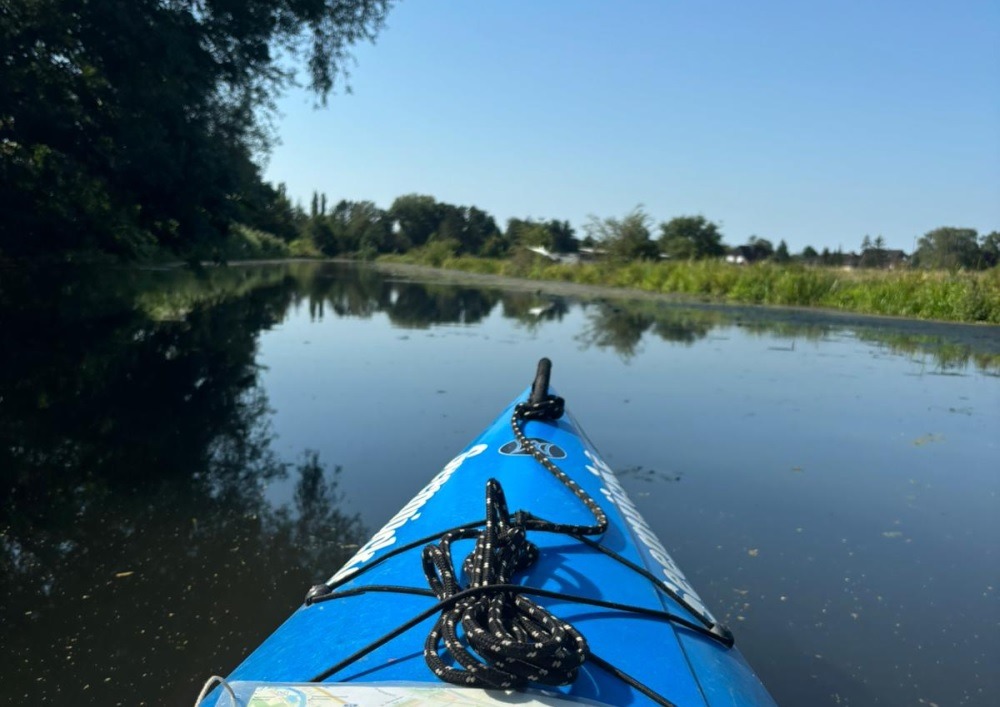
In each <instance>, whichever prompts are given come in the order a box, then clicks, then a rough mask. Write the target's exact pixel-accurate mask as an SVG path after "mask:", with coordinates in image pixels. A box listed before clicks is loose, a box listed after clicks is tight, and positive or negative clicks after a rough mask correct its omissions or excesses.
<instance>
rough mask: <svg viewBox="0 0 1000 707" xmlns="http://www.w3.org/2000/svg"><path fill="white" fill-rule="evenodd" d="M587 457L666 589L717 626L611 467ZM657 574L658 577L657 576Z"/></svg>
mask: <svg viewBox="0 0 1000 707" xmlns="http://www.w3.org/2000/svg"><path fill="white" fill-rule="evenodd" d="M583 453H584V454H586V455H587V459H589V460H590V464H587V465H586V469H587V471H589V472H590V473H591V474H593V475H594V476H596V477H597V478H599V479H600V480H601V481H602V482H604V486H602V487H601V494H602V495H604V497H605V498H607V499H608V500H609V501H611V502H612V503H613V504H615V507H616V508H617V509H618V512H619V513H621V514H622V516H623V517H624V518H625V522H626V523H628V525H629V528H631V530H632V532H633V533H634V534H635V536H636V538H637V539H638V540H639V545H640V548H641V549H642V550H645V554H646V555H648V556H649V558H650V559H652V560H653V561H654V562H655V563H656V564H657V565H659V566H660V572H659V574H658V576H659V577H660V579H661V581H662V582H663V584H664V586H665V587H667V588H668V589H670V590H671V591H672V592H674V593H676V594H677V596H679V597H681V598H682V599H683V600H684V601H685V602H687V603H688V605H690V607H691V608H692V609H694V610H695V611H696V612H698V613H699V614H701V615H702V616H704V617H705V618H706V619H707V620H708V621H710V622H712V623H715V618H714V617H713V616H712V613H711V612H710V611H709V610H708V607H706V606H705V604H704V603H703V602H702V601H701V597H699V596H698V594H697V592H695V591H694V587H692V586H691V585H690V584H689V583H688V581H687V578H686V577H685V576H684V573H683V572H681V568H680V567H678V566H677V563H675V562H674V560H673V558H672V557H670V554H669V553H668V552H667V549H666V548H665V547H663V543H661V542H660V539H659V538H658V537H656V535H654V534H653V530H652V528H650V527H649V524H648V523H646V519H645V518H643V517H642V515H641V514H640V513H639V509H638V508H636V507H635V504H634V503H632V499H630V498H629V497H628V495H627V494H626V493H625V489H623V488H622V485H621V483H620V482H619V481H618V477H617V476H615V473H614V472H613V471H612V470H611V467H610V466H608V465H607V463H606V462H605V461H604V460H603V459H601V458H600V457H598V456H597V455H596V454H592V453H591V452H590V450H589V449H585V450H583ZM654 574H657V573H656V572H654Z"/></svg>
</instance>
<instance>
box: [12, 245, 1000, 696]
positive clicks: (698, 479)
mask: <svg viewBox="0 0 1000 707" xmlns="http://www.w3.org/2000/svg"><path fill="white" fill-rule="evenodd" d="M50 275H51V276H52V278H53V281H52V282H46V281H45V279H44V278H40V277H37V276H28V275H26V274H24V273H20V272H9V271H0V483H2V486H0V563H2V566H0V569H2V573H3V580H2V585H0V625H2V637H3V640H2V641H0V666H2V673H0V674H2V676H3V682H4V686H3V691H2V694H3V695H4V696H5V698H8V699H10V700H11V702H12V703H19V702H20V701H21V700H22V699H31V700H32V701H38V702H50V703H55V702H60V703H70V704H109V705H111V704H130V705H131V704H150V705H161V704H163V705H176V704H188V703H190V702H192V701H193V698H194V696H195V694H196V693H197V691H198V689H199V687H200V685H201V683H202V682H203V680H204V679H205V678H206V677H207V676H209V675H211V674H213V673H223V674H225V673H226V672H228V671H229V670H231V669H232V668H233V667H234V666H235V665H236V663H237V662H238V661H239V660H240V659H241V658H242V657H243V656H244V655H245V654H246V653H247V652H248V651H249V650H250V649H251V648H252V647H253V646H254V645H256V644H257V643H258V642H259V641H260V640H261V639H262V638H263V637H264V636H266V635H267V634H268V633H269V632H270V631H271V630H273V628H274V627H275V626H276V625H277V624H278V623H279V622H280V621H281V620H282V618H283V617H285V616H286V615H287V614H288V613H289V612H290V611H292V610H293V609H294V608H295V607H296V606H297V605H298V604H299V602H300V601H301V599H302V597H303V595H304V592H305V590H306V589H307V588H308V586H309V585H310V584H312V583H314V582H315V581H316V580H319V579H325V578H326V577H328V576H329V575H330V574H332V573H333V571H334V570H336V569H337V567H338V566H339V565H340V564H341V563H342V562H343V561H344V560H345V559H346V558H347V557H348V556H349V555H350V554H352V551H353V548H354V547H355V546H356V544H357V543H359V542H362V541H363V540H364V539H365V538H366V537H367V534H368V533H369V532H370V531H371V530H374V529H377V528H378V527H379V526H380V525H381V524H382V523H383V522H384V521H385V520H386V519H388V518H389V516H391V515H392V514H393V513H394V512H395V511H396V510H397V509H398V508H399V507H400V506H402V505H403V504H404V503H405V502H406V501H407V500H408V499H409V498H410V497H411V496H412V495H413V493H414V492H415V491H417V490H418V489H419V488H420V487H422V486H423V485H424V483H425V482H426V481H427V479H428V478H429V477H430V476H431V475H432V474H433V473H435V472H436V471H437V470H438V469H439V468H440V467H441V466H442V465H443V464H444V463H445V462H446V461H448V460H449V459H450V458H451V457H452V456H454V454H455V453H456V452H457V451H459V450H460V449H461V448H462V447H463V446H464V445H465V444H466V443H467V442H468V441H469V440H471V438H472V437H473V436H475V435H476V434H477V433H478V432H479V431H480V430H481V429H482V428H483V427H484V426H485V425H486V424H487V423H488V422H489V421H490V420H491V419H492V418H493V417H494V416H495V415H496V414H497V413H498V412H499V410H500V408H501V407H502V406H503V405H505V404H506V403H507V402H509V400H510V399H511V398H512V397H513V396H514V395H515V394H516V393H518V392H519V391H520V389H521V388H523V387H524V386H525V385H527V384H528V383H529V382H530V378H531V375H532V373H533V368H534V364H535V361H536V360H537V359H538V358H539V357H540V356H543V355H545V356H549V357H550V358H552V359H553V361H554V362H555V373H554V380H553V382H554V385H555V386H556V387H557V388H558V390H559V392H560V393H561V394H563V395H564V396H565V397H566V398H567V401H568V405H569V407H570V408H571V409H572V410H573V412H574V414H575V415H576V417H577V419H578V420H579V421H580V422H581V424H582V425H583V426H584V428H585V429H586V430H587V431H588V432H589V433H590V436H591V438H592V439H593V440H594V442H595V444H596V445H597V446H598V448H599V449H601V451H602V453H603V455H604V457H605V458H606V460H607V461H608V462H609V463H610V464H611V466H612V467H614V468H615V469H616V470H618V471H619V473H620V475H621V478H622V482H623V484H624V486H625V487H626V489H627V490H628V491H629V493H630V494H631V496H632V498H633V500H634V501H635V502H636V504H637V505H638V506H639V508H640V509H641V511H642V512H643V514H644V515H645V516H646V518H647V520H648V521H649V523H650V524H651V525H652V527H653V529H654V530H655V531H656V532H657V534H658V535H659V536H660V537H661V538H662V539H663V541H664V544H665V545H666V546H667V547H668V548H669V549H670V550H671V552H672V553H673V554H674V557H675V559H676V560H677V561H678V563H679V564H680V565H681V567H683V568H684V569H685V571H686V573H687V574H688V577H689V579H691V581H692V583H693V584H694V586H695V587H696V588H697V589H698V590H699V591H700V593H701V595H702V597H703V599H704V600H705V601H706V602H707V604H708V605H709V606H710V607H711V608H712V609H713V611H714V612H715V613H716V615H718V616H720V617H721V618H722V619H723V620H725V621H727V622H728V623H729V624H730V626H731V627H732V628H733V630H734V632H735V634H736V638H737V642H738V644H739V645H740V647H741V648H742V650H743V652H744V654H745V655H746V656H747V658H748V660H749V661H750V662H751V664H752V665H753V666H754V667H755V668H756V669H757V671H758V672H759V673H760V675H761V677H762V678H763V680H764V682H765V683H766V684H767V685H768V687H769V688H770V689H771V691H772V692H773V694H774V695H775V697H776V698H777V699H778V701H779V702H781V703H783V704H789V705H797V704H816V705H837V704H841V705H842V704H853V705H867V704H877V705H920V704H923V705H931V704H937V705H941V706H942V707H944V705H995V704H997V703H998V701H1000V678H998V671H997V668H996V665H997V662H998V660H1000V638H998V631H997V629H998V628H1000V600H998V596H997V588H998V584H1000V559H998V554H997V545H998V542H1000V499H998V491H1000V434H998V433H1000V330H998V329H997V328H974V327H963V326H947V325H932V326H924V325H919V326H915V325H913V324H912V323H905V322H892V321H888V320H875V319H871V320H865V319H860V318H842V317H836V316H830V315H818V314H817V315H803V314H801V313H794V312H787V311H786V312H781V311H775V310H760V309H731V308H723V307H710V306H679V305H668V304H663V303H658V302H654V301H651V300H645V301H640V302H628V301H623V300H607V299H591V300H585V301H580V300H570V299H566V298H562V297H556V296H547V295H543V294H539V293H535V292H532V291H504V290H502V289H483V288H477V287H471V286H456V285H448V284H442V283H436V284H435V283H419V282H411V281H404V280H403V279H401V278H399V277H396V278H391V277H388V276H386V275H383V274H380V273H378V272H376V271H374V270H371V269H365V268H354V267H350V266H343V265H332V264H328V265H316V264H295V265H283V266H255V267H238V268H235V267H234V268H228V269H224V270H212V271H209V272H207V273H204V274H201V275H196V274H194V273H191V272H186V271H162V272H153V271H129V270H109V269H105V270H102V271H74V272H72V273H50ZM470 502H471V503H478V502H479V499H471V500H470Z"/></svg>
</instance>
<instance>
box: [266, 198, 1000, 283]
mask: <svg viewBox="0 0 1000 707" xmlns="http://www.w3.org/2000/svg"><path fill="white" fill-rule="evenodd" d="M278 191H279V193H280V194H281V195H282V197H283V198H284V191H283V189H282V188H279V190H278ZM289 208H290V211H289V212H288V213H289V214H291V215H290V216H289V217H288V219H287V220H286V222H287V223H288V224H289V226H288V228H287V229H286V230H285V231H283V232H282V233H283V237H284V238H286V239H288V238H290V237H294V238H298V239H299V241H300V243H304V244H305V246H306V247H305V248H303V252H312V253H314V254H322V255H328V256H336V255H349V256H360V257H373V256H375V255H377V254H380V253H405V252H408V251H410V250H413V249H422V251H423V252H424V254H425V255H428V256H430V257H429V259H430V260H431V261H440V260H443V258H445V257H449V256H455V255H474V256H482V257H504V256H507V255H509V254H510V253H511V252H512V250H513V249H515V248H517V247H527V248H534V249H536V250H537V249H544V251H546V252H548V253H551V254H562V255H568V254H574V253H579V252H581V251H583V252H585V253H587V254H589V255H591V256H595V257H606V258H609V259H611V260H617V261H631V260H659V259H663V260H702V259H719V258H728V259H730V260H731V261H732V262H737V263H744V262H747V263H752V262H760V261H771V262H775V263H790V262H798V263H803V264H807V265H822V266H829V267H848V266H849V267H860V268H891V267H901V266H918V267H924V268H929V269H956V268H966V269H984V268H989V267H993V266H995V265H997V264H998V262H1000V232H993V233H990V234H988V235H985V236H982V237H980V236H979V235H978V233H977V232H976V231H975V230H974V229H967V228H966V229H963V228H938V229H935V230H933V231H930V232H929V233H927V234H925V235H924V236H923V237H921V238H920V239H919V241H918V247H917V250H916V251H915V252H914V253H913V254H906V253H904V252H903V251H901V250H894V249H889V248H887V247H886V244H885V239H884V238H883V237H882V236H876V237H875V238H871V237H870V236H865V237H864V238H863V239H862V242H861V249H860V253H855V252H846V253H845V252H844V251H843V250H841V249H840V248H838V249H837V250H835V251H831V250H830V249H829V248H824V249H823V250H822V251H821V252H820V251H817V250H816V249H815V248H813V247H812V246H806V247H805V248H803V249H802V251H801V252H799V253H792V252H791V251H790V250H789V248H788V244H787V243H786V242H785V241H784V240H781V241H779V242H778V244H777V246H775V245H774V244H773V243H772V242H771V241H770V240H768V239H766V238H761V237H758V236H756V235H752V236H750V237H749V238H748V239H747V241H746V243H744V244H742V245H738V246H730V245H727V244H726V243H725V241H724V239H723V233H722V228H721V226H720V225H719V224H717V223H715V222H713V221H710V220H708V219H707V218H705V217H704V216H702V215H696V216H678V217H675V218H672V219H670V220H669V221H663V222H660V223H659V224H656V223H655V222H654V220H653V218H652V217H651V216H650V215H649V214H648V213H646V211H645V210H643V209H642V208H641V207H636V208H635V209H633V210H632V211H630V212H628V213H627V214H625V216H623V217H621V218H619V217H613V216H612V217H606V218H598V217H597V216H591V217H590V219H589V221H588V222H587V223H586V224H585V226H584V229H583V231H584V237H583V238H582V239H580V238H577V235H576V232H575V230H574V229H573V227H572V226H571V225H570V223H569V222H568V221H561V220H558V219H534V218H511V219H509V220H508V221H507V224H506V227H505V228H504V229H503V230H501V229H500V228H499V227H498V226H497V224H496V221H495V220H494V218H493V217H492V216H491V215H490V214H488V213H487V212H485V211H483V210H481V209H479V208H477V207H475V206H456V205H453V204H448V203H445V202H440V201H437V200H436V199H435V198H434V197H432V196H429V195H422V194H407V195H404V196H401V197H398V198H397V199H396V200H395V201H393V203H392V205H391V206H390V207H389V208H388V209H381V208H379V207H378V206H376V205H375V204H373V203H372V202H370V201H356V202H354V201H340V202H338V203H337V204H336V205H335V206H333V208H332V209H330V210H328V209H327V198H326V196H325V195H323V194H319V193H315V194H314V195H313V198H312V205H311V208H310V212H309V213H308V214H306V212H305V211H304V210H302V209H301V208H298V207H289ZM296 232H297V233H298V236H289V234H294V233H296ZM522 249H523V248H522Z"/></svg>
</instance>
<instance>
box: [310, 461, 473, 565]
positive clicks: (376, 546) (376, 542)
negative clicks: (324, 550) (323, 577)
mask: <svg viewBox="0 0 1000 707" xmlns="http://www.w3.org/2000/svg"><path fill="white" fill-rule="evenodd" d="M485 451H486V445H485V444H477V445H476V446H474V447H470V448H469V449H467V450H466V451H464V452H462V453H461V454H459V455H458V456H457V457H455V458H454V459H452V460H451V461H450V462H448V463H447V464H445V467H444V469H442V470H441V471H439V472H438V475H437V476H435V477H434V478H433V479H431V482H430V483H429V484H427V485H426V486H424V488H423V489H422V490H421V491H420V493H418V494H417V495H416V496H414V497H413V498H412V499H411V500H410V502H409V503H407V504H406V505H405V506H403V507H402V508H401V509H399V512H398V513H397V514H396V515H394V516H393V517H392V520H390V521H389V522H388V523H386V524H385V526H383V528H382V530H380V531H378V532H377V533H375V535H373V536H372V537H371V540H369V541H368V542H366V543H365V544H364V545H362V546H361V549H360V550H358V551H357V552H356V553H355V555H354V557H352V558H351V559H350V560H348V561H347V564H345V565H344V566H343V567H341V568H340V569H339V570H338V571H337V574H335V575H333V577H331V578H330V582H331V583H333V582H336V581H338V580H341V579H343V578H344V577H347V576H349V575H352V574H354V573H355V572H356V571H357V570H358V568H357V565H360V564H362V563H365V562H367V561H368V560H370V559H372V557H374V556H375V553H377V552H378V551H379V550H381V549H383V548H386V547H389V546H390V545H392V544H394V543H395V542H396V529H397V528H400V527H402V526H403V525H405V524H406V523H407V522H408V521H410V520H414V519H416V518H419V517H420V509H421V508H423V506H424V504H425V503H427V502H428V501H429V500H430V499H431V498H432V497H433V496H434V494H436V493H437V492H438V489H440V488H441V487H442V486H444V485H445V483H447V481H448V479H450V478H451V475H452V474H454V473H455V472H456V471H458V468H459V467H460V466H462V463H463V462H464V461H465V460H466V459H470V458H471V457H475V456H478V455H480V454H482V453H483V452H485Z"/></svg>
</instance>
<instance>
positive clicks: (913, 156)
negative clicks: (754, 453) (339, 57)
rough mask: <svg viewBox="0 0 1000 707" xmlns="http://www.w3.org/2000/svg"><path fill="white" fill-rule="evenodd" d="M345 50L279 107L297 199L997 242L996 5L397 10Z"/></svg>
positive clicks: (832, 241)
mask: <svg viewBox="0 0 1000 707" xmlns="http://www.w3.org/2000/svg"><path fill="white" fill-rule="evenodd" d="M356 56H357V59H358V63H357V65H356V66H355V67H354V68H353V69H352V79H351V84H352V86H353V90H354V92H353V94H350V95H345V94H344V93H343V92H340V93H339V94H338V95H335V96H332V97H331V99H330V102H329V104H328V106H327V107H326V108H325V109H319V110H316V109H314V103H315V102H314V99H313V98H312V97H311V96H310V95H308V94H306V93H305V92H302V91H293V92H290V93H288V94H287V95H286V96H285V98H284V99H282V100H281V101H280V103H279V109H280V111H281V113H282V117H281V118H280V119H279V121H278V133H279V135H280V139H281V144H280V145H279V146H277V147H276V148H275V150H274V152H273V154H272V155H271V158H270V161H269V164H268V167H267V170H266V176H267V178H268V179H270V180H272V181H275V182H285V183H286V184H287V186H288V189H289V192H290V193H291V195H292V196H293V198H295V199H298V200H301V201H302V203H303V204H308V202H309V198H310V195H311V194H312V191H313V190H314V189H315V190H320V191H323V192H325V193H326V194H327V195H328V197H329V198H330V199H331V200H332V201H336V200H339V199H342V198H346V199H369V200H372V201H375V202H376V203H377V204H379V205H380V206H382V207H388V206H389V205H390V204H391V203H392V200H393V199H394V198H395V197H396V196H398V195H401V194H407V193H421V194H430V195H433V196H434V197H436V198H437V199H439V200H441V201H447V202H450V203H455V204H461V205H474V206H478V207H479V208H482V209H485V210H486V211H488V212H490V213H491V214H493V215H494V216H495V217H496V219H497V222H498V224H499V225H500V226H501V227H503V225H504V224H505V223H506V220H507V219H508V218H509V217H512V216H516V217H528V216H533V217H541V218H558V219H567V220H569V221H570V222H571V223H572V224H573V225H574V226H575V227H577V228H578V229H580V228H582V226H583V225H584V224H585V223H586V221H587V217H588V215H589V214H595V215H597V216H600V217H604V216H621V215H624V214H625V213H627V212H628V211H629V210H630V209H632V208H633V207H634V206H635V205H637V204H643V205H644V207H645V209H646V210H647V211H648V212H649V213H650V214H651V215H652V216H653V217H654V218H655V219H656V221H657V222H659V221H662V220H667V219H670V218H672V217H674V216H679V215H686V214H703V215H704V216H706V217H707V218H709V219H711V220H713V221H716V222H718V223H721V225H722V231H723V234H724V237H725V240H726V242H727V243H730V244H739V243H743V242H745V241H746V239H747V238H748V237H749V236H751V235H757V236H760V237H763V238H768V239H770V240H772V241H773V242H774V243H775V244H777V242H778V241H779V240H781V239H784V240H785V241H787V243H788V245H789V247H790V248H791V249H792V250H793V251H798V250H801V248H802V247H804V246H805V245H807V244H811V245H813V246H815V247H816V248H820V249H821V248H822V247H824V246H828V247H830V248H834V249H835V248H836V247H837V246H838V245H840V246H843V248H844V250H852V249H857V248H858V247H859V245H860V242H861V239H862V238H863V237H864V235H865V234H870V235H871V236H872V237H875V236H877V235H879V234H881V235H883V236H884V237H885V239H886V241H887V243H888V245H889V246H890V247H896V248H903V249H905V250H907V251H909V250H911V249H912V247H913V242H914V238H915V237H917V236H919V235H922V234H923V233H925V232H926V231H928V230H930V229H932V228H936V227H938V226H945V225H947V226H966V227H971V228H976V229H978V230H979V231H980V233H985V232H988V231H991V230H1000V2H998V1H997V0H989V1H987V2H980V1H977V0H957V1H953V2H927V1H924V0H911V1H909V2H902V1H900V2H896V1H894V0H889V1H877V2H876V1H874V0H870V1H868V2H854V1H853V0H847V1H838V2H819V1H817V2H802V1H801V0H797V1H796V2H790V1H786V0H781V1H774V2H767V1H764V2H760V3H748V2H745V1H741V2H733V1H728V0H726V1H721V2H688V1H686V0H679V1H668V0H649V1H646V2H638V1H634V0H633V1H623V0H615V1H614V2H611V1H610V0H607V1H605V0H600V1H599V0H572V1H570V0H562V1H556V0H548V1H541V2H539V1H537V0H535V1H531V0H504V1H503V2H501V1H498V0H490V1H486V0H477V1H475V2H459V1H457V0H453V1H450V2H446V1H444V0H408V1H406V2H401V3H399V4H398V5H397V6H396V7H395V8H394V9H393V10H392V12H391V13H390V15H389V21H388V26H387V27H386V28H385V30H384V31H383V32H382V34H381V35H380V36H379V38H378V41H377V43H376V44H375V45H373V46H372V45H363V46H361V47H358V49H357V51H356ZM579 235H582V233H580V234H579Z"/></svg>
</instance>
